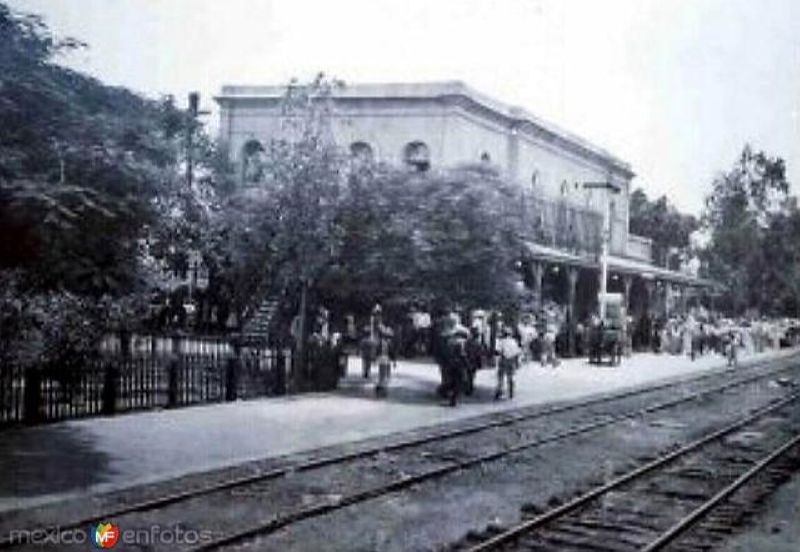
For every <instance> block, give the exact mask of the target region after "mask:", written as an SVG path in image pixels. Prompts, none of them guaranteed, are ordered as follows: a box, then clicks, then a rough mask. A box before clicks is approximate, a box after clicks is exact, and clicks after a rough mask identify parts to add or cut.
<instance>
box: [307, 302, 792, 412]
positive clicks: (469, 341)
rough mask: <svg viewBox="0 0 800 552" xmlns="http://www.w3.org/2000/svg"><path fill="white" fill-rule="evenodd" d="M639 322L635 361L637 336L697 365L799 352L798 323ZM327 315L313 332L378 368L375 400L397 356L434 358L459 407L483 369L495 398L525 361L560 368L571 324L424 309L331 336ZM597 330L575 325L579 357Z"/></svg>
mask: <svg viewBox="0 0 800 552" xmlns="http://www.w3.org/2000/svg"><path fill="white" fill-rule="evenodd" d="M639 324H642V321H641V319H640V320H639V321H638V322H634V319H633V318H632V317H630V316H629V317H627V318H626V319H625V323H624V325H625V326H626V327H625V328H624V331H622V334H621V335H622V336H623V338H622V339H623V350H624V353H625V354H630V353H631V351H632V349H633V344H634V342H635V340H634V336H637V335H638V345H639V347H638V348H639V349H640V350H652V351H655V352H659V353H666V354H674V355H679V354H683V355H688V356H690V357H691V358H692V359H693V360H694V359H695V358H697V357H698V356H700V355H704V354H708V353H711V352H713V353H716V354H721V355H724V356H726V357H727V359H728V362H729V363H730V364H735V363H736V362H737V360H738V357H739V354H740V352H741V351H742V350H746V351H748V352H750V353H760V352H763V351H764V350H765V349H767V348H778V347H782V346H787V345H797V344H798V343H799V342H800V322H797V321H792V320H773V319H766V318H757V319H756V318H750V319H744V318H742V319H736V320H732V319H724V318H720V317H718V316H714V315H713V314H712V313H709V312H708V311H706V310H704V309H695V310H693V311H692V312H690V313H688V314H686V315H683V316H673V317H671V318H668V319H660V320H655V321H652V322H649V323H648V324H647V325H646V327H645V329H646V330H647V332H646V333H644V332H642V329H643V327H642V326H639ZM328 326H329V323H328V314H327V313H323V314H321V315H320V316H319V317H318V320H317V324H316V327H317V329H318V330H319V331H320V332H321V333H323V334H326V335H329V336H330V337H329V339H330V340H331V341H332V342H334V343H335V344H336V345H337V347H338V346H343V347H347V348H348V349H349V351H350V352H351V354H353V353H356V354H358V355H359V356H360V358H361V373H362V376H363V377H364V378H365V379H371V378H372V373H373V368H376V369H377V379H376V382H375V393H376V395H377V396H378V397H385V396H386V395H387V393H388V383H389V379H390V376H391V372H392V368H393V366H395V365H396V362H397V359H398V357H406V358H411V357H418V356H426V357H431V358H433V360H434V361H435V362H436V364H437V365H438V367H439V371H440V376H441V383H440V385H439V386H438V390H437V391H438V394H439V396H440V397H441V398H442V399H444V400H447V401H448V402H449V404H451V405H453V406H455V405H456V404H458V402H459V400H460V398H461V397H462V396H463V395H471V394H472V393H473V391H474V380H475V375H476V373H477V372H478V370H480V369H482V368H491V369H494V370H496V374H497V383H496V388H495V399H497V400H499V399H502V398H503V397H508V398H513V396H514V374H515V372H516V370H517V369H518V368H519V367H520V366H521V365H522V364H524V363H527V362H540V363H541V365H542V366H548V367H557V366H559V364H560V360H559V356H560V354H559V353H560V352H562V351H563V341H564V340H565V339H566V338H565V333H566V332H565V329H566V317H565V313H564V311H563V309H562V308H560V307H559V306H558V305H556V304H554V303H553V304H551V303H546V304H544V305H543V306H542V308H541V309H539V310H538V311H537V312H536V313H530V312H529V313H523V314H521V315H519V316H518V317H516V318H515V319H514V320H511V319H507V318H504V316H503V314H502V313H500V312H497V311H487V310H472V311H461V312H455V311H450V312H440V313H437V314H431V313H430V312H428V311H427V310H425V309H424V308H422V307H417V308H413V309H411V310H410V311H408V312H406V313H405V314H404V315H402V316H400V317H397V316H394V318H392V319H391V322H390V321H389V317H387V316H384V313H383V312H382V309H381V307H380V306H379V305H376V306H375V308H374V309H373V310H372V312H371V313H370V315H369V317H368V319H367V320H365V321H364V324H363V325H362V326H361V327H359V326H358V325H357V324H356V319H355V317H354V316H353V315H346V316H345V317H344V323H343V324H342V328H341V330H342V331H340V332H336V331H333V332H331V331H330V330H329V327H328ZM592 328H593V325H592V323H591V321H587V322H586V324H585V325H584V324H576V328H575V330H576V333H575V340H574V346H575V352H576V353H577V354H578V355H579V356H585V355H587V354H589V353H590V352H591V351H590V350H591V335H592V332H591V330H592Z"/></svg>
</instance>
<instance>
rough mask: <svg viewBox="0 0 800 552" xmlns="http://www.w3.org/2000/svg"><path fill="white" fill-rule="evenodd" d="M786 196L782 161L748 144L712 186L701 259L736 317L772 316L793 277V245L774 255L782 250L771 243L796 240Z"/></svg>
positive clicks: (792, 211)
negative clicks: (756, 313)
mask: <svg viewBox="0 0 800 552" xmlns="http://www.w3.org/2000/svg"><path fill="white" fill-rule="evenodd" d="M788 192H789V184H788V182H787V180H786V174H785V165H784V162H783V160H782V159H780V158H776V157H770V156H768V155H767V154H765V153H763V152H758V153H756V152H754V151H753V150H752V149H751V148H750V147H749V146H746V147H745V148H744V150H743V151H742V154H741V155H740V157H739V159H738V160H737V162H736V163H735V165H734V166H733V168H732V169H731V170H730V171H728V172H726V173H723V174H721V175H719V176H718V177H717V178H716V179H715V180H714V182H713V184H712V190H711V193H710V194H709V195H708V197H707V198H706V206H705V211H704V213H703V223H704V225H705V227H706V229H707V230H708V232H709V234H710V243H709V246H708V247H707V248H706V250H705V252H704V257H705V261H706V263H707V266H708V270H709V275H710V276H711V277H712V278H714V279H715V280H717V281H719V282H722V283H723V284H725V285H726V288H727V289H726V293H725V297H724V300H725V306H726V307H727V308H729V309H730V310H731V311H733V312H735V313H741V312H744V311H745V310H746V309H747V308H755V309H759V310H762V311H765V312H775V310H776V308H778V305H776V304H775V302H774V299H775V298H776V297H781V296H782V293H785V292H788V293H791V292H790V290H791V289H793V287H794V285H795V284H789V285H788V286H787V282H786V281H785V278H792V276H791V275H793V274H796V265H795V264H793V263H794V252H793V251H791V250H790V249H792V247H791V246H790V247H789V248H787V249H783V250H781V251H776V248H780V247H782V246H780V245H778V244H776V243H774V241H775V240H781V241H784V240H788V241H789V242H796V241H797V239H798V237H799V236H798V234H796V233H795V232H796V227H795V225H794V220H795V217H796V214H795V211H796V206H795V203H794V201H793V200H792V199H791V198H790V196H789V195H788ZM770 253H774V255H771V254H770ZM779 284H780V291H779V290H778V289H776V287H775V286H776V285H779ZM776 292H778V293H776Z"/></svg>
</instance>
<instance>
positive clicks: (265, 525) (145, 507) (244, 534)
mask: <svg viewBox="0 0 800 552" xmlns="http://www.w3.org/2000/svg"><path fill="white" fill-rule="evenodd" d="M774 362H775V361H773V362H772V363H759V364H757V365H754V366H752V367H751V368H753V369H757V371H756V373H754V374H749V375H747V376H746V377H741V378H736V379H734V380H728V381H724V382H723V383H721V384H715V385H712V386H710V387H707V388H704V389H701V390H698V391H694V392H691V393H688V394H686V395H682V396H680V397H677V398H674V399H670V400H666V401H662V402H658V403H655V404H650V405H648V406H646V407H644V408H637V409H634V410H632V411H628V412H625V413H622V414H613V415H603V414H598V415H596V416H595V417H594V418H593V419H592V420H591V421H589V422H587V423H583V424H580V425H577V426H575V427H571V428H570V429H567V430H565V431H560V432H555V433H552V434H549V435H547V436H545V437H540V438H536V439H532V440H526V441H523V442H519V443H517V444H515V445H513V446H509V447H505V448H503V449H501V450H497V451H493V452H490V453H487V454H482V455H478V456H473V457H470V458H466V459H462V460H460V459H457V458H453V459H448V460H447V461H446V462H444V463H442V464H441V465H438V466H437V467H435V468H433V469H429V470H424V471H422V472H421V473H418V474H416V475H413V476H404V477H401V478H398V479H394V480H392V481H390V482H388V483H386V484H383V485H380V486H378V487H375V488H370V489H367V490H363V491H359V492H355V493H352V494H349V495H347V496H344V497H341V498H340V499H337V500H333V501H323V502H322V503H314V504H311V505H309V506H304V507H300V508H297V509H294V510H292V511H289V512H285V513H283V514H282V515H279V516H275V517H270V518H269V519H266V520H264V521H263V522H262V523H259V524H256V525H253V526H250V527H247V528H245V529H242V530H239V531H236V532H233V533H227V534H225V535H222V536H221V537H219V538H216V539H215V540H213V541H211V542H206V543H204V544H203V545H202V546H200V547H197V548H195V549H194V550H209V549H215V548H219V547H222V546H226V545H230V544H234V543H237V542H240V541H243V540H246V539H248V538H250V537H254V536H257V535H263V534H268V533H271V532H274V531H276V530H278V529H280V528H283V527H286V526H288V525H291V524H293V523H296V522H298V521H301V520H303V519H308V518H311V517H315V516H320V515H323V514H326V513H329V512H331V511H334V510H337V509H340V508H344V507H346V506H349V505H352V504H356V503H359V502H363V501H366V500H369V499H372V498H376V497H379V496H382V495H386V494H389V493H392V492H396V491H399V490H402V489H404V488H408V487H411V486H413V485H416V484H418V483H421V482H423V481H426V480H430V479H435V478H438V477H442V476H444V475H447V474H449V473H453V472H455V471H458V470H462V469H467V468H469V467H472V466H475V465H478V464H482V463H485V462H491V461H494V460H497V459H500V458H504V457H506V456H509V455H511V454H515V453H519V452H523V451H525V450H529V449H531V448H535V447H538V446H542V445H544V444H547V443H553V442H557V441H563V440H566V439H568V438H570V437H574V436H578V435H582V434H586V433H589V432H591V431H595V430H599V429H601V428H604V427H608V426H610V425H612V424H615V423H620V422H623V421H625V420H630V419H632V418H637V417H641V416H644V415H646V414H650V413H653V412H657V411H661V410H666V409H669V408H674V407H676V406H679V405H681V404H685V403H688V402H691V401H694V400H697V399H700V398H703V397H707V396H710V395H714V394H718V393H723V392H725V391H727V390H730V389H734V388H737V387H741V386H745V385H748V384H751V383H756V382H759V381H761V380H764V379H768V378H771V377H774V376H776V375H778V374H781V373H784V372H787V371H791V370H793V369H795V368H796V367H797V365H796V363H794V358H792V357H790V358H788V359H783V360H782V362H781V361H779V362H781V365H780V366H779V367H777V368H769V369H767V370H759V369H760V368H763V367H764V366H765V365H766V366H770V365H771V364H774ZM787 364H788V365H787ZM739 371H741V369H739ZM735 373H737V370H736V369H730V370H723V371H717V372H713V373H708V374H703V375H701V376H695V377H691V378H686V379H682V380H677V381H671V382H668V383H663V384H659V385H657V386H653V387H649V388H640V389H635V390H630V391H625V392H622V393H616V394H612V395H607V396H603V397H599V398H593V399H589V400H586V401H582V402H579V403H570V404H566V405H560V406H555V407H550V408H544V409H541V408H538V409H536V408H522V409H518V410H517V411H515V412H512V413H507V414H505V415H503V416H496V417H492V418H491V419H489V420H486V421H481V422H479V423H476V424H470V425H468V426H466V427H458V428H455V429H450V430H445V431H438V432H434V433H431V434H428V435H424V436H420V437H412V438H405V439H400V440H397V441H392V442H390V443H388V444H386V443H384V444H380V445H378V446H374V447H367V448H364V449H360V450H356V451H352V452H346V453H343V454H333V455H330V456H326V457H321V458H315V459H311V460H308V461H304V462H300V463H296V464H290V465H288V466H281V467H278V468H274V469H270V470H267V471H264V472H262V473H257V474H254V475H247V476H243V477H236V478H232V479H230V480H225V481H222V482H217V483H214V484H211V485H207V486H203V487H200V488H195V489H191V490H186V491H179V492H175V493H170V494H166V495H163V496H158V497H156V498H151V499H147V500H143V501H139V502H134V503H129V504H126V505H124V506H120V507H116V508H111V509H107V510H105V511H97V512H94V513H92V514H89V515H87V516H85V517H83V518H81V519H73V520H71V521H68V522H66V523H59V524H54V525H53V526H46V527H37V528H34V530H44V531H52V530H53V529H54V528H56V529H57V530H58V531H62V532H63V531H68V530H71V529H74V528H79V527H85V526H87V525H90V524H93V523H96V522H98V521H104V520H115V521H116V520H117V518H119V517H121V516H125V515H128V514H139V513H146V512H150V511H157V510H159V509H160V508H164V507H167V506H170V505H173V504H177V503H181V502H183V501H188V500H191V499H196V498H199V497H203V496H207V495H213V494H214V493H219V492H224V491H231V490H235V489H237V488H242V487H246V486H248V485H253V484H257V483H265V482H269V481H272V480H277V479H280V478H282V477H285V476H287V475H290V474H296V473H302V472H307V471H311V470H314V469H320V468H324V467H328V466H333V465H337V464H345V463H347V462H351V461H355V460H359V459H363V458H367V457H373V456H376V455H379V454H382V453H387V452H390V451H399V450H403V449H409V448H412V447H418V446H421V445H426V444H430V443H440V442H442V441H446V440H451V439H456V438H459V437H464V436H468V435H473V434H476V433H480V432H486V431H492V430H494V429H497V428H502V427H506V426H512V425H514V424H519V423H523V422H527V421H531V420H536V419H541V418H545V417H548V416H555V415H557V414H561V413H565V412H571V411H577V410H580V409H584V408H589V407H595V406H598V405H604V404H608V403H614V402H617V401H621V400H624V399H627V398H631V397H637V398H646V397H647V396H648V395H650V394H656V393H658V392H662V391H664V390H668V389H673V388H679V387H681V386H686V385H693V384H698V383H703V382H706V381H708V380H713V379H715V378H725V377H728V376H730V375H732V374H735ZM16 544H18V543H14V542H11V541H9V540H2V541H0V548H11V547H14V546H15V545H16Z"/></svg>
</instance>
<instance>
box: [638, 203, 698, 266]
mask: <svg viewBox="0 0 800 552" xmlns="http://www.w3.org/2000/svg"><path fill="white" fill-rule="evenodd" d="M629 205H630V207H629V213H630V215H629V216H630V223H629V227H630V231H631V233H633V234H638V235H640V236H645V237H647V238H650V239H652V240H653V261H654V262H656V263H657V264H660V265H662V266H667V265H668V264H669V262H670V261H671V260H672V259H673V258H674V259H675V260H674V261H673V262H678V260H679V259H678V258H677V257H671V256H670V253H671V252H674V251H678V252H686V251H688V249H689V247H690V236H691V235H692V233H693V232H694V231H695V230H697V229H698V228H699V226H700V224H699V221H698V220H697V219H696V218H695V217H693V216H692V215H685V214H683V213H681V212H679V211H678V210H677V208H676V207H675V206H674V205H672V204H671V203H670V201H669V199H667V196H663V195H662V196H661V197H660V198H658V199H657V200H655V201H651V200H650V199H649V198H648V197H647V194H645V192H644V191H643V190H642V189H641V188H638V189H636V190H634V191H633V193H631V195H630V204H629ZM669 268H678V267H677V266H676V265H675V264H670V265H669Z"/></svg>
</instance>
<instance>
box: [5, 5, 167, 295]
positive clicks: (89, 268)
mask: <svg viewBox="0 0 800 552" xmlns="http://www.w3.org/2000/svg"><path fill="white" fill-rule="evenodd" d="M0 40H2V42H3V44H4V47H3V51H2V53H1V54H0V72H2V74H3V81H2V87H0V127H2V128H3V133H2V134H0V221H2V222H0V224H1V225H2V227H0V231H2V232H3V235H4V236H6V237H7V238H9V239H6V240H4V242H3V243H4V245H3V246H2V251H0V253H1V254H0V268H21V269H23V270H25V272H26V282H27V283H28V284H30V285H32V286H34V287H36V288H38V289H42V290H47V289H68V290H72V291H74V292H76V293H79V294H90V295H94V296H96V297H99V296H101V295H103V294H111V295H122V294H126V293H130V292H131V291H133V290H135V289H136V288H137V285H138V284H139V283H140V281H139V275H138V274H137V267H138V261H139V259H140V253H141V251H140V248H141V241H140V240H141V238H143V236H144V234H145V232H144V231H145V230H146V228H147V227H148V225H150V224H152V223H153V222H154V221H155V219H156V217H157V216H158V212H157V210H156V209H155V204H154V199H155V198H156V197H158V196H159V194H160V193H161V192H163V191H164V190H165V189H168V188H169V187H171V186H172V185H173V184H174V179H175V176H176V174H177V173H176V171H175V167H176V163H177V162H178V160H179V141H178V138H179V127H180V125H181V122H180V121H181V119H182V116H181V114H180V113H179V112H177V110H176V109H175V108H174V106H172V104H171V103H170V102H167V101H165V102H154V101H150V100H146V99H144V98H141V97H139V96H137V95H135V94H133V93H131V92H129V91H127V90H124V89H121V88H115V87H109V86H105V85H103V84H101V83H100V82H98V81H96V80H94V79H92V78H89V77H87V76H85V75H82V74H80V73H77V72H75V71H71V70H69V69H66V68H64V67H61V66H59V65H58V64H57V63H55V58H56V57H57V56H58V54H59V53H61V52H63V51H64V50H69V49H73V48H77V47H81V46H82V45H81V44H80V43H79V42H77V41H75V40H71V39H64V40H59V39H56V38H55V37H54V36H53V35H52V33H51V32H50V30H49V29H48V28H47V26H46V25H45V23H44V22H43V21H42V19H41V18H39V17H37V16H33V15H22V14H16V13H14V12H12V11H11V10H10V9H9V8H8V7H7V6H5V5H4V4H0Z"/></svg>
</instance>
